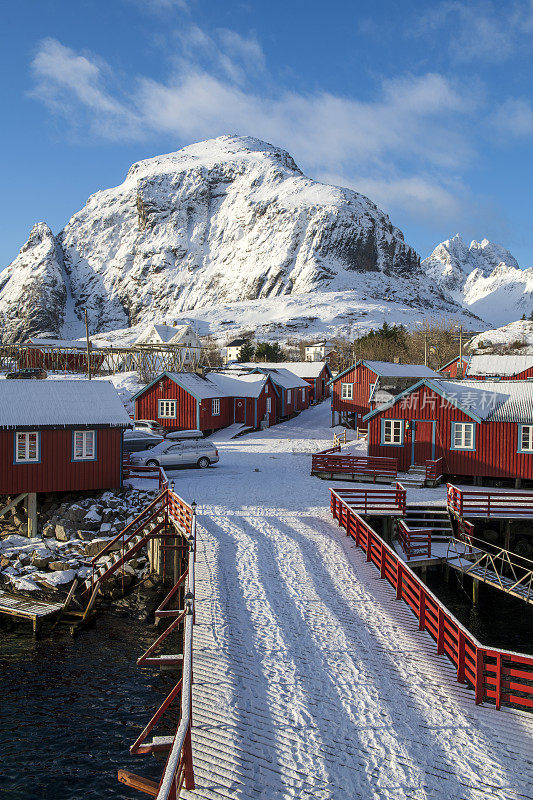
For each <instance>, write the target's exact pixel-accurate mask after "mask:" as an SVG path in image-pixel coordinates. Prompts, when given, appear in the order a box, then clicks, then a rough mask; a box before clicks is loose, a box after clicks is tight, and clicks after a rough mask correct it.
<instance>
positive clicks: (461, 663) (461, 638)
mask: <svg viewBox="0 0 533 800" xmlns="http://www.w3.org/2000/svg"><path fill="white" fill-rule="evenodd" d="M457 680H458V681H459V683H464V682H465V635H464V633H463V632H462V630H459V631H458V632H457Z"/></svg>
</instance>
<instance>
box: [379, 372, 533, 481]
mask: <svg viewBox="0 0 533 800" xmlns="http://www.w3.org/2000/svg"><path fill="white" fill-rule="evenodd" d="M415 398H416V399H415ZM406 400H407V401H409V403H407V402H406V403H405V404H404V405H403V404H402V403H401V402H399V403H396V404H395V405H394V406H392V407H391V408H388V409H386V410H385V411H382V412H381V413H379V414H376V416H375V417H372V419H371V420H370V421H369V426H368V454H369V455H371V456H389V457H390V456H391V457H393V458H397V459H398V465H399V468H400V469H401V470H402V471H404V470H406V469H408V468H409V466H410V465H411V445H412V431H413V426H412V424H411V425H410V429H409V430H408V431H406V432H405V439H404V444H403V445H402V446H400V447H397V446H393V445H382V444H380V442H381V420H382V419H403V420H409V421H410V423H412V421H413V420H428V421H435V422H436V423H437V424H436V430H435V458H442V459H443V461H444V469H443V472H444V474H447V475H472V476H485V477H494V478H514V477H519V478H527V479H533V454H531V455H530V454H528V453H518V452H517V450H518V430H519V429H518V424H517V423H516V422H478V423H477V424H476V429H475V430H476V434H475V435H476V440H475V441H476V449H475V450H451V430H452V425H451V423H452V422H473V421H474V420H472V418H471V417H468V416H467V415H466V414H464V413H463V412H462V411H460V410H459V409H457V408H455V407H454V406H451V405H450V404H447V403H445V402H444V401H443V399H442V398H441V397H440V396H439V395H437V394H436V393H435V392H433V391H432V390H431V389H429V388H428V387H427V386H421V387H420V388H419V389H417V390H416V391H415V392H413V393H412V394H410V395H407V396H406Z"/></svg>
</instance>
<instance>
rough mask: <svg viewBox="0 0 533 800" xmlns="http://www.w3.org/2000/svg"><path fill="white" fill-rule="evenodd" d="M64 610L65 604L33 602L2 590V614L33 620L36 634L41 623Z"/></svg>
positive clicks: (0, 606) (0, 609)
mask: <svg viewBox="0 0 533 800" xmlns="http://www.w3.org/2000/svg"><path fill="white" fill-rule="evenodd" d="M62 608H63V603H49V602H48V601H47V600H33V599H32V598H30V597H22V596H21V595H17V594H10V593H9V592H4V591H2V590H0V614H5V615H6V616H10V617H18V618H20V619H28V620H31V621H32V622H33V630H34V632H35V633H36V632H37V630H38V626H39V622H41V621H42V620H43V619H46V618H47V617H52V616H54V614H58V613H59V612H60V611H61V609H62Z"/></svg>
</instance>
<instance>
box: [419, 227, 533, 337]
mask: <svg viewBox="0 0 533 800" xmlns="http://www.w3.org/2000/svg"><path fill="white" fill-rule="evenodd" d="M422 268H423V269H425V270H426V272H427V274H428V276H429V277H430V278H431V280H433V281H435V283H436V284H437V286H439V287H440V288H441V289H442V291H443V292H444V294H445V295H446V296H447V297H448V298H449V299H450V300H453V301H455V302H456V303H460V304H461V305H463V306H464V307H465V308H467V309H468V310H469V311H471V312H473V313H474V314H476V315H478V316H480V317H482V318H483V319H485V320H487V321H488V322H491V323H492V324H496V325H505V324H506V323H508V322H512V321H513V320H516V319H518V318H519V317H520V316H521V315H522V314H524V313H525V314H526V315H527V316H529V314H530V313H531V311H532V310H533V268H529V269H520V267H519V265H518V262H517V261H516V259H515V258H513V256H512V255H511V253H510V252H509V251H508V250H506V249H505V248H504V247H501V246H500V245H497V244H494V243H493V242H490V241H489V240H488V239H483V241H481V242H476V241H473V242H471V244H470V246H469V247H468V246H467V245H466V244H465V242H464V241H463V240H462V238H461V237H460V236H459V234H457V235H456V236H454V237H453V239H448V240H447V241H445V242H442V243H441V244H439V245H438V246H437V247H436V248H435V250H434V251H433V252H432V254H431V255H430V256H428V258H426V259H424V261H423V262H422Z"/></svg>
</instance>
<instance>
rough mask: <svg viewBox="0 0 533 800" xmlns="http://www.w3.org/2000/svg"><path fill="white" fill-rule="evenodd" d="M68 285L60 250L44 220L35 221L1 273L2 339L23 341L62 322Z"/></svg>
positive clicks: (55, 328)
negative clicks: (23, 241)
mask: <svg viewBox="0 0 533 800" xmlns="http://www.w3.org/2000/svg"><path fill="white" fill-rule="evenodd" d="M66 302H67V287H66V281H65V274H64V270H63V254H62V251H61V247H60V246H58V244H57V243H56V241H55V239H54V236H53V234H52V231H51V230H50V228H49V227H48V225H46V224H45V223H44V222H39V223H37V225H34V226H33V228H32V230H31V233H30V236H29V239H28V241H27V242H26V244H25V245H24V246H23V247H22V249H21V251H20V253H19V254H18V256H17V257H16V259H15V260H14V261H13V262H12V263H11V264H10V265H9V267H7V269H5V270H4V271H3V272H1V273H0V321H1V323H2V328H3V331H2V338H3V340H4V341H14V342H16V341H23V340H24V339H25V338H26V337H27V336H30V335H32V334H36V333H44V332H48V333H51V334H52V335H54V336H58V335H59V334H60V332H61V328H62V326H63V319H64V314H65V307H66Z"/></svg>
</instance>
